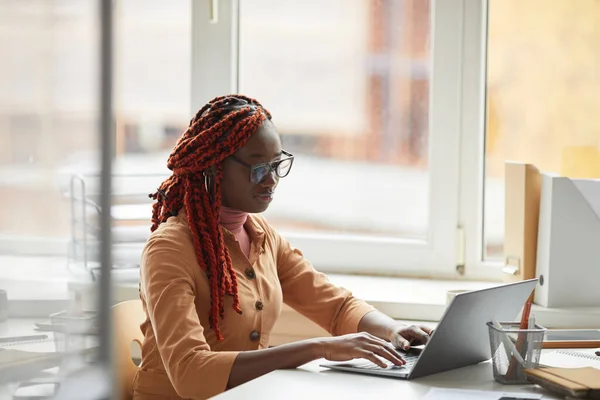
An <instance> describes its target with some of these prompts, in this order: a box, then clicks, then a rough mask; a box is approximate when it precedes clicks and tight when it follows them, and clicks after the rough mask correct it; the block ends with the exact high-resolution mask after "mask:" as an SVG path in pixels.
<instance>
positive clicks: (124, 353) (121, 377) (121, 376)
mask: <svg viewBox="0 0 600 400" xmlns="http://www.w3.org/2000/svg"><path fill="white" fill-rule="evenodd" d="M112 315H113V329H114V335H113V341H114V349H115V359H114V362H115V367H116V369H117V374H116V376H117V384H118V388H119V391H120V396H119V397H120V398H121V399H124V400H131V398H132V397H133V378H134V377H135V374H136V372H137V370H138V367H137V365H135V363H134V362H133V360H132V359H131V345H132V343H134V342H135V343H137V345H138V346H139V347H140V349H141V347H142V341H143V340H144V336H143V335H142V331H141V330H140V324H141V323H142V322H144V321H145V319H146V313H145V312H144V308H143V307H142V302H141V300H128V301H124V302H122V303H118V304H116V305H114V306H113V308H112Z"/></svg>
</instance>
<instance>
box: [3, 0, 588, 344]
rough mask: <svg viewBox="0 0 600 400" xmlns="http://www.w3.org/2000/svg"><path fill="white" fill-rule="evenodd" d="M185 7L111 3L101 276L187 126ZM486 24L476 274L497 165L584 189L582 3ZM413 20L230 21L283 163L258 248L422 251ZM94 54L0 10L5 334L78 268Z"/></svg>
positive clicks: (422, 80) (93, 243)
mask: <svg viewBox="0 0 600 400" xmlns="http://www.w3.org/2000/svg"><path fill="white" fill-rule="evenodd" d="M191 6H192V5H191V0H171V1H169V2H167V1H164V0H120V1H114V106H115V117H116V126H115V137H114V139H115V148H114V155H115V158H114V174H115V176H114V179H113V187H114V193H113V202H114V204H115V207H114V209H113V210H112V218H113V224H114V238H115V246H114V259H115V266H120V267H133V268H135V266H136V264H137V263H138V262H139V251H140V250H141V245H143V242H144V240H145V237H146V236H147V235H148V234H149V226H150V223H149V218H150V201H149V199H148V198H147V194H148V193H150V192H152V191H154V190H155V189H156V187H157V186H158V185H159V184H160V182H161V181H162V180H163V179H164V178H165V177H166V176H167V175H168V174H169V171H168V170H167V169H166V160H167V157H168V154H169V152H170V150H171V149H172V147H173V145H174V144H175V142H176V140H177V138H178V137H179V136H180V135H181V133H182V132H183V131H185V129H186V127H187V125H188V122H189V120H190V118H191V117H192V116H193V115H194V113H195V110H192V109H191V93H190V87H191V64H192V61H191V60H192V54H191V49H192V42H191V37H192V18H191ZM316 8H318V9H319V12H318V13H315V12H314V10H315V9H316ZM488 11H489V13H488V32H487V35H488V36H487V60H486V61H487V84H486V88H487V92H486V107H487V112H486V120H485V124H484V125H485V132H484V133H483V134H484V135H485V148H484V149H482V152H483V156H484V157H483V159H484V163H483V164H482V165H481V168H482V171H483V176H484V191H483V192H482V193H480V195H481V196H482V198H483V200H484V204H485V209H484V214H483V215H482V216H481V219H482V221H483V224H484V237H483V238H482V243H483V246H484V248H485V258H486V259H490V260H493V259H499V258H501V257H502V252H503V235H504V233H503V229H504V215H503V210H504V187H503V185H504V181H503V169H504V161H505V160H517V161H524V162H530V163H534V164H536V165H537V166H538V167H539V168H540V169H541V170H543V171H555V172H558V173H560V174H564V175H566V176H570V177H584V178H600V119H598V118H597V115H596V114H597V113H598V110H600V96H598V93H600V53H599V52H598V51H597V48H598V46H597V44H598V43H600V2H599V1H597V0H577V1H573V0H552V1H548V0H529V1H526V2H523V1H520V0H489V7H488ZM431 16H432V10H431V3H430V1H429V0H327V1H322V0H321V1H318V0H303V1H293V0H243V1H241V2H240V15H239V20H240V26H239V36H240V47H239V63H240V65H239V67H240V68H239V85H240V92H241V93H244V94H246V95H248V96H251V97H254V98H257V99H258V100H259V101H261V102H262V103H263V105H264V106H265V107H266V108H268V109H269V110H270V111H271V112H272V114H273V120H274V122H275V124H276V126H277V128H278V130H279V133H280V134H281V137H282V141H283V146H284V148H285V149H286V150H287V151H289V152H291V153H293V154H294V155H295V156H296V161H295V164H294V168H293V170H292V172H291V174H290V176H289V177H287V178H286V179H285V180H282V182H281V184H280V187H279V188H278V191H277V194H276V199H275V202H274V203H273V205H272V207H271V208H270V209H269V211H268V212H267V216H268V218H269V219H270V221H271V222H272V223H273V224H274V225H275V226H276V227H277V228H279V229H281V230H282V231H294V232H297V231H301V232H309V233H310V232H343V233H346V234H355V235H363V236H364V235H366V236H373V237H376V238H382V237H396V238H398V237H399V238H416V239H425V238H426V237H427V235H428V232H429V229H430V223H431V221H430V219H429V216H428V210H429V192H430V181H429V153H430V143H429V123H428V122H429V91H430V87H431V84H432V82H431V81H430V71H431V64H432V62H435V60H432V59H431V46H432V43H431V41H430V37H431V34H430V31H431V29H432V26H431V23H430V22H431ZM98 42H99V22H98V4H97V2H96V1H92V0H26V1H17V0H0V54H2V61H1V62H0V201H1V203H0V205H1V206H0V290H7V289H8V291H9V293H10V299H11V300H12V301H13V302H12V303H11V304H12V305H11V308H10V309H9V314H19V315H30V316H38V315H47V314H48V312H46V311H44V310H46V309H40V310H37V311H35V312H34V311H32V306H31V303H29V301H30V300H31V299H44V301H45V303H44V307H47V309H48V310H57V309H66V308H70V307H74V306H77V304H78V303H77V302H78V300H77V299H78V298H77V296H76V293H78V291H77V290H74V291H73V290H70V291H69V293H70V295H71V296H72V297H71V298H69V299H68V300H67V301H66V302H65V298H64V296H65V293H66V292H67V287H69V288H71V289H72V288H73V287H74V286H73V281H77V277H79V276H84V277H88V278H89V274H90V273H91V274H92V276H94V268H95V267H97V255H98V254H97V244H98V224H97V223H98V218H99V213H100V211H101V210H99V209H98V198H99V194H100V193H99V182H98V172H99V166H100V164H99V149H100V145H99V139H98V137H99V136H98V112H97V110H98V98H99V87H98V84H99V81H98V76H99V61H100V60H99V59H98V54H99V47H98ZM466 79H468V77H466ZM205 100H206V101H208V100H209V99H205ZM82 267H83V268H82ZM90 271H91V272H90ZM116 274H118V272H116ZM9 285H10V287H8V286H9ZM75 287H76V286H75ZM81 290H84V289H81ZM85 290H94V289H93V288H89V287H86V289H85ZM73 293H75V294H73ZM0 300H1V299H0ZM2 329H3V328H0V333H1V334H3V335H6V334H7V332H9V331H6V330H4V331H3V330H2Z"/></svg>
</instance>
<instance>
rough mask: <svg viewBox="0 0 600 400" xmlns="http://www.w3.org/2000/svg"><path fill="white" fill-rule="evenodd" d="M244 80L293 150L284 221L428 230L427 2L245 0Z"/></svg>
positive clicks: (272, 214)
mask: <svg viewBox="0 0 600 400" xmlns="http://www.w3.org/2000/svg"><path fill="white" fill-rule="evenodd" d="M240 6H241V11H240V91H241V92H242V93H244V94H246V95H249V96H251V97H254V98H257V99H258V100H259V101H261V102H262V103H263V105H264V106H265V107H267V108H268V109H269V110H270V111H271V112H272V114H273V121H274V123H275V125H276V126H277V128H278V131H279V133H280V134H281V137H282V141H283V147H284V149H286V150H287V151H289V152H291V153H293V154H294V155H295V156H296V161H295V162H294V167H293V169H292V171H291V173H290V175H289V176H288V177H287V178H285V179H284V180H282V181H281V183H280V185H279V187H278V189H277V193H276V200H275V201H274V202H273V204H272V206H271V207H270V208H269V211H268V212H267V216H268V218H269V219H270V221H271V222H272V223H273V224H274V225H276V226H277V227H278V228H280V229H293V230H307V231H330V232H331V231H344V232H354V233H357V234H363V233H368V234H378V235H388V236H400V237H413V238H423V237H425V236H426V235H427V232H428V207H429V172H428V136H429V129H428V116H429V113H428V111H429V63H430V48H429V47H430V46H429V37H430V33H429V31H430V22H429V20H430V6H429V1H424V0H403V1H372V0H331V1H319V0H307V1H293V0H248V1H242V2H240Z"/></svg>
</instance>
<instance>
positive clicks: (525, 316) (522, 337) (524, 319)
mask: <svg viewBox="0 0 600 400" xmlns="http://www.w3.org/2000/svg"><path fill="white" fill-rule="evenodd" d="M530 312H531V301H527V302H526V303H525V305H524V306H523V313H522V314H521V323H520V325H519V330H520V331H524V330H526V329H527V325H528V321H529V313H530ZM526 339H527V333H525V332H519V334H518V336H517V346H516V348H515V352H514V355H513V358H511V359H510V361H509V363H508V371H507V373H506V376H508V377H512V376H513V375H514V374H515V373H517V371H516V369H515V368H516V365H515V362H514V361H515V358H516V357H517V354H518V355H519V356H520V355H521V351H522V350H523V345H525V343H523V342H525V341H526ZM522 360H523V358H521V361H522ZM517 361H519V360H517ZM519 364H521V365H522V366H525V365H524V362H519Z"/></svg>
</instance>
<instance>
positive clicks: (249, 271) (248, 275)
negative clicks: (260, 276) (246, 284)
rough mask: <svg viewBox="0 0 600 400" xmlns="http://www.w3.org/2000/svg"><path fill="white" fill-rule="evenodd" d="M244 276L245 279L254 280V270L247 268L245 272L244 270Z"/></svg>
mask: <svg viewBox="0 0 600 400" xmlns="http://www.w3.org/2000/svg"><path fill="white" fill-rule="evenodd" d="M244 274H245V275H246V278H248V279H254V278H256V273H255V272H254V270H253V269H252V268H248V269H247V270H245V271H244Z"/></svg>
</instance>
